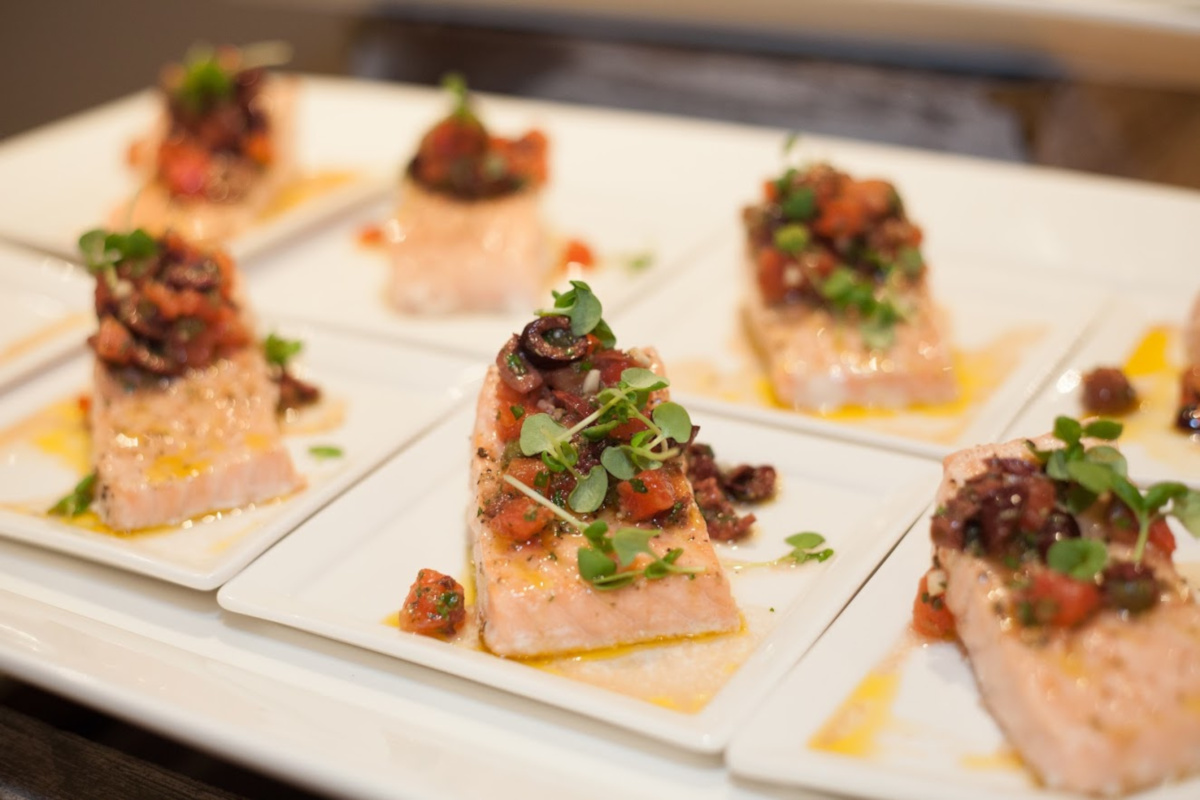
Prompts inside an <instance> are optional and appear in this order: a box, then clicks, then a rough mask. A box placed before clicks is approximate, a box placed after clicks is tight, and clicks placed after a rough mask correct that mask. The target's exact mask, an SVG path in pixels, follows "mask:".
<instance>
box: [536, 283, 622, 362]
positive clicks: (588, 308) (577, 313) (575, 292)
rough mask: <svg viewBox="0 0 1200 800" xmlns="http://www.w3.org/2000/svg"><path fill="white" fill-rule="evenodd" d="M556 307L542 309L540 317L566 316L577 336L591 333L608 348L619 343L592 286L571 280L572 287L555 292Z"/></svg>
mask: <svg viewBox="0 0 1200 800" xmlns="http://www.w3.org/2000/svg"><path fill="white" fill-rule="evenodd" d="M552 294H553V295H554V307H553V308H549V309H540V310H538V312H537V315H538V316H539V317H549V316H555V315H562V316H565V317H566V318H567V319H569V320H571V333H573V334H575V335H576V336H585V335H587V334H589V333H590V334H591V335H593V336H595V337H596V338H597V339H599V340H600V344H601V345H603V346H604V347H605V348H606V349H607V348H610V347H613V346H614V345H616V343H617V337H616V336H615V335H614V334H613V332H612V328H610V327H608V323H607V322H605V321H604V317H603V313H604V307H603V306H602V305H601V304H600V300H599V298H597V297H596V295H595V294H594V293H593V292H592V288H591V287H590V286H588V285H587V284H586V283H584V282H583V281H571V289H570V290H568V291H566V292H561V293H560V292H553V293H552Z"/></svg>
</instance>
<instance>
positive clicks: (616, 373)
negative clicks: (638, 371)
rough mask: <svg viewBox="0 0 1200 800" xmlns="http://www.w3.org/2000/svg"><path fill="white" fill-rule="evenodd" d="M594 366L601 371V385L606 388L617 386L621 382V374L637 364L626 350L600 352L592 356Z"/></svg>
mask: <svg viewBox="0 0 1200 800" xmlns="http://www.w3.org/2000/svg"><path fill="white" fill-rule="evenodd" d="M592 366H593V367H594V368H596V369H598V370H600V383H601V384H602V385H604V386H616V385H617V382H618V381H620V380H621V373H622V372H624V371H625V370H627V369H629V368H630V367H636V366H637V364H636V363H635V362H634V360H633V358H631V357H630V355H629V354H628V353H626V352H625V351H624V350H617V349H615V348H614V349H612V350H599V351H597V352H595V353H593V354H592Z"/></svg>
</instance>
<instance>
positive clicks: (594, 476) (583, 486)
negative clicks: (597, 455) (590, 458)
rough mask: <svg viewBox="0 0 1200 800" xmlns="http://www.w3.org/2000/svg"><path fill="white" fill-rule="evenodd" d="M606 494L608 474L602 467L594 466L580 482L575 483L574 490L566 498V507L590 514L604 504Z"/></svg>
mask: <svg viewBox="0 0 1200 800" xmlns="http://www.w3.org/2000/svg"><path fill="white" fill-rule="evenodd" d="M607 492H608V472H607V471H606V470H605V469H604V467H601V466H595V467H592V469H591V471H589V472H588V474H587V475H586V476H585V477H584V478H583V479H582V480H579V481H576V482H575V488H574V489H572V490H571V494H570V496H568V497H567V505H569V506H570V507H571V510H572V511H576V512H578V513H580V514H590V513H591V512H593V511H595V510H596V509H597V508H599V507H600V506H601V505H602V504H603V503H604V495H605V494H606V493H607Z"/></svg>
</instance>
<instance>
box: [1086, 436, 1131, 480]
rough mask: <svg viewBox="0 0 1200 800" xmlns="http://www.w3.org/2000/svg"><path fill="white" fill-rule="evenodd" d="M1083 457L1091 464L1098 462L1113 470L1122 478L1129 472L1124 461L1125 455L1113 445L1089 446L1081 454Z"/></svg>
mask: <svg viewBox="0 0 1200 800" xmlns="http://www.w3.org/2000/svg"><path fill="white" fill-rule="evenodd" d="M1083 457H1084V459H1086V460H1087V461H1090V462H1091V463H1093V464H1100V465H1102V466H1104V467H1106V468H1108V469H1111V470H1112V471H1113V472H1115V473H1117V474H1118V475H1120V476H1121V477H1122V478H1124V477H1126V476H1127V475H1128V474H1129V467H1128V465H1127V463H1126V461H1125V456H1124V455H1122V454H1121V451H1120V450H1118V449H1117V448H1115V447H1111V446H1109V445H1107V444H1098V445H1096V446H1095V447H1091V448H1089V449H1088V450H1087V452H1085V453H1084V454H1083Z"/></svg>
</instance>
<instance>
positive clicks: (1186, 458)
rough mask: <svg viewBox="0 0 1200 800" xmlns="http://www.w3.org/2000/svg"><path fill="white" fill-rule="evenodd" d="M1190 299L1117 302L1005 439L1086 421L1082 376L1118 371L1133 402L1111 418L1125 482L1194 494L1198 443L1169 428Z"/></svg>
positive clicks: (1144, 297)
mask: <svg viewBox="0 0 1200 800" xmlns="http://www.w3.org/2000/svg"><path fill="white" fill-rule="evenodd" d="M1196 289H1197V290H1200V282H1197V285H1196ZM1194 297H1195V293H1194V292H1175V293H1173V294H1163V293H1146V292H1143V293H1131V292H1127V293H1124V294H1122V296H1121V298H1120V300H1119V301H1113V302H1112V303H1111V304H1110V305H1109V307H1108V308H1107V309H1105V311H1104V313H1103V314H1102V315H1101V318H1102V319H1103V324H1101V325H1097V326H1096V327H1095V328H1094V329H1093V330H1092V331H1091V332H1090V333H1089V334H1088V336H1087V337H1086V338H1085V339H1084V341H1083V342H1081V343H1080V345H1079V347H1077V348H1076V349H1075V350H1074V351H1073V352H1072V353H1071V356H1070V357H1069V358H1068V359H1067V361H1066V363H1065V364H1064V365H1063V366H1062V367H1060V369H1059V371H1058V372H1057V376H1056V378H1055V379H1054V380H1053V381H1050V382H1049V383H1047V385H1046V386H1045V387H1044V388H1043V389H1042V391H1041V392H1040V393H1039V394H1038V395H1037V396H1036V397H1035V398H1034V400H1033V402H1031V403H1030V404H1029V406H1028V407H1026V409H1025V410H1024V411H1023V412H1022V413H1021V415H1020V417H1018V418H1017V420H1016V421H1015V422H1014V423H1013V424H1012V426H1011V427H1010V428H1009V429H1008V431H1007V435H1006V437H1005V438H1016V437H1018V436H1037V435H1038V434H1041V433H1045V432H1047V431H1049V430H1051V429H1052V428H1053V426H1054V418H1055V417H1057V416H1060V415H1066V416H1068V417H1076V418H1079V417H1082V416H1085V415H1086V413H1087V412H1085V411H1084V408H1083V403H1082V393H1083V392H1082V388H1081V386H1080V380H1081V378H1082V376H1083V375H1084V374H1085V373H1087V372H1088V371H1090V370H1093V369H1095V368H1096V367H1120V368H1122V369H1123V370H1124V371H1125V374H1126V375H1127V376H1128V377H1129V379H1130V383H1132V385H1133V387H1134V390H1135V391H1136V392H1137V393H1138V397H1139V398H1140V402H1139V405H1138V407H1137V409H1136V410H1134V411H1133V412H1131V413H1129V414H1125V415H1121V416H1116V417H1113V419H1116V420H1118V421H1120V422H1122V423H1123V424H1124V425H1125V430H1124V432H1122V434H1121V439H1120V447H1121V452H1122V453H1124V454H1125V458H1126V459H1127V460H1128V462H1129V476H1130V477H1131V478H1133V479H1134V480H1136V481H1139V482H1142V483H1153V482H1156V481H1183V482H1184V483H1187V484H1189V485H1191V486H1195V487H1200V437H1196V436H1194V435H1189V434H1187V433H1184V432H1182V431H1179V430H1177V429H1176V428H1175V416H1176V412H1177V411H1178V410H1179V407H1178V402H1179V375H1180V373H1181V372H1182V371H1183V369H1184V364H1185V363H1186V357H1185V355H1184V348H1183V342H1182V338H1181V335H1182V332H1183V328H1184V325H1185V323H1186V319H1187V315H1188V313H1189V312H1190V311H1191V308H1192V303H1193V300H1194Z"/></svg>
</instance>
